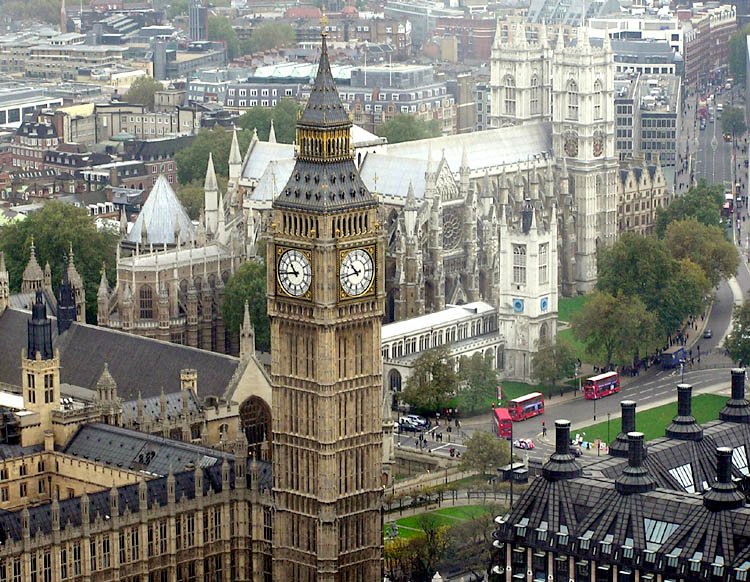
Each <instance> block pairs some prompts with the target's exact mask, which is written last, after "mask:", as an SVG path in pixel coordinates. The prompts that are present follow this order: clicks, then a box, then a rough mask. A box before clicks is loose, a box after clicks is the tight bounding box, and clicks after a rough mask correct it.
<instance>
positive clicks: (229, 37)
mask: <svg viewBox="0 0 750 582" xmlns="http://www.w3.org/2000/svg"><path fill="white" fill-rule="evenodd" d="M208 40H218V41H220V42H223V43H224V46H226V48H227V59H228V60H230V61H232V60H234V59H235V58H237V57H238V56H239V54H240V39H239V38H238V37H237V32H236V31H235V30H234V28H232V22H231V21H230V20H229V19H228V18H227V17H225V16H209V17H208Z"/></svg>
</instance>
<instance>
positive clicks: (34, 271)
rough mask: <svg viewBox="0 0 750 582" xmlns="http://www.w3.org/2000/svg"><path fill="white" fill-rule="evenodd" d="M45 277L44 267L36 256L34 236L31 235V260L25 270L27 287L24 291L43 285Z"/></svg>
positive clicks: (25, 285)
mask: <svg viewBox="0 0 750 582" xmlns="http://www.w3.org/2000/svg"><path fill="white" fill-rule="evenodd" d="M43 279H44V273H42V268H41V267H40V266H39V261H37V258H36V247H35V246H34V237H31V247H30V250H29V262H28V263H27V264H26V268H25V269H24V270H23V282H24V287H27V285H29V286H28V288H25V289H22V290H23V291H31V290H33V289H36V288H38V287H41V286H42V281H43Z"/></svg>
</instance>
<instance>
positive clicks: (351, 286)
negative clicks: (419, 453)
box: [267, 34, 385, 582]
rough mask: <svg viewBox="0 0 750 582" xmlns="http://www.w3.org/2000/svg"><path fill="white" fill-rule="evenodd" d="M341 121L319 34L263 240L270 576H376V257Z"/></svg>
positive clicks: (365, 195)
mask: <svg viewBox="0 0 750 582" xmlns="http://www.w3.org/2000/svg"><path fill="white" fill-rule="evenodd" d="M350 129H351V122H350V120H349V116H348V114H347V112H346V110H345V109H344V107H343V106H342V104H341V100H340V99H339V95H338V91H337V90H336V85H335V83H334V81H333V77H332V75H331V68H330V64H329V62H328V52H327V47H326V38H325V34H324V35H323V44H322V53H321V56H320V63H319V66H318V73H317V77H316V79H315V83H314V86H313V88H312V92H311V94H310V99H309V101H308V103H307V106H306V107H305V110H304V111H303V113H302V116H301V117H300V119H299V120H298V122H297V144H298V149H297V155H296V162H295V167H294V170H293V171H292V175H291V177H290V179H289V182H288V183H287V185H286V187H285V188H284V189H283V190H282V192H281V193H280V194H279V196H278V197H277V198H276V200H275V201H274V203H273V211H272V216H273V217H272V224H271V236H270V238H269V243H268V254H267V256H268V315H269V316H270V318H271V344H272V346H273V349H272V352H273V355H272V364H271V374H272V383H273V480H274V497H275V503H276V514H275V518H274V528H273V579H274V580H288V581H290V582H348V581H352V582H370V581H374V580H379V579H381V578H382V526H381V517H380V508H381V498H382V486H381V468H382V450H381V449H382V413H381V410H382V399H381V398H382V396H381V391H382V377H381V376H382V371H381V355H380V327H381V319H382V315H383V302H384V298H385V287H384V277H383V266H384V264H385V261H384V247H383V237H382V234H381V227H380V224H379V223H378V204H377V201H376V200H375V198H374V197H373V196H372V194H370V192H369V191H368V190H367V188H366V187H365V185H364V184H363V182H362V180H361V178H360V176H359V173H358V172H357V169H356V167H355V165H354V160H353V157H352V150H351V144H350Z"/></svg>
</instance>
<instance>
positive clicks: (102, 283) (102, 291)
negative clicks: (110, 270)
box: [96, 263, 109, 297]
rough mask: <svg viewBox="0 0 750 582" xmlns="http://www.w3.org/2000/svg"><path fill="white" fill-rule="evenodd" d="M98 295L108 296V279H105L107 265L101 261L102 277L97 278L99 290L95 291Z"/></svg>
mask: <svg viewBox="0 0 750 582" xmlns="http://www.w3.org/2000/svg"><path fill="white" fill-rule="evenodd" d="M96 294H97V296H98V297H108V296H109V281H107V266H106V265H105V264H104V263H102V278H101V279H100V280H99V290H98V291H97V293H96Z"/></svg>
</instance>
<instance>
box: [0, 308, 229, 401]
mask: <svg viewBox="0 0 750 582" xmlns="http://www.w3.org/2000/svg"><path fill="white" fill-rule="evenodd" d="M28 320H29V313H28V312H25V311H18V310H16V309H6V310H5V312H4V313H3V314H2V315H0V354H4V357H2V358H0V383H5V384H10V385H13V386H18V385H20V383H21V368H20V363H21V350H22V349H23V348H25V347H26V334H27V331H26V326H27V322H28ZM52 335H53V347H54V348H56V349H59V350H60V358H61V370H60V381H61V382H62V383H67V384H72V385H75V386H80V387H82V388H88V389H92V390H93V389H95V388H96V383H97V381H98V380H99V377H100V376H101V373H102V370H103V369H104V363H105V362H106V363H107V364H108V365H109V372H110V374H112V378H114V380H115V382H116V383H117V392H118V395H119V396H120V398H122V399H123V400H126V401H127V400H135V399H136V398H137V397H138V392H139V391H140V392H141V394H142V396H143V397H144V398H148V397H152V396H159V395H160V393H161V389H162V388H163V389H164V392H166V393H169V392H179V391H180V370H182V369H183V368H187V367H189V368H194V369H196V370H197V371H198V397H199V398H203V397H205V396H209V395H211V396H219V397H220V396H223V395H224V392H225V391H226V389H227V387H228V386H229V384H230V383H231V381H232V377H233V376H234V374H235V373H236V372H237V370H238V368H239V366H240V360H239V359H238V358H235V357H232V356H226V355H223V354H217V353H215V352H209V351H206V350H199V349H197V348H191V347H188V346H182V345H178V344H172V343H168V342H162V341H159V340H155V339H150V338H144V337H140V336H137V335H133V334H128V333H125V332H121V331H116V330H112V329H107V328H103V327H97V326H93V325H87V324H82V323H78V322H75V323H73V324H72V325H71V327H70V329H69V330H68V331H67V332H65V333H64V334H63V335H61V336H57V326H56V325H53V326H52ZM157 363H158V364H157Z"/></svg>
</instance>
